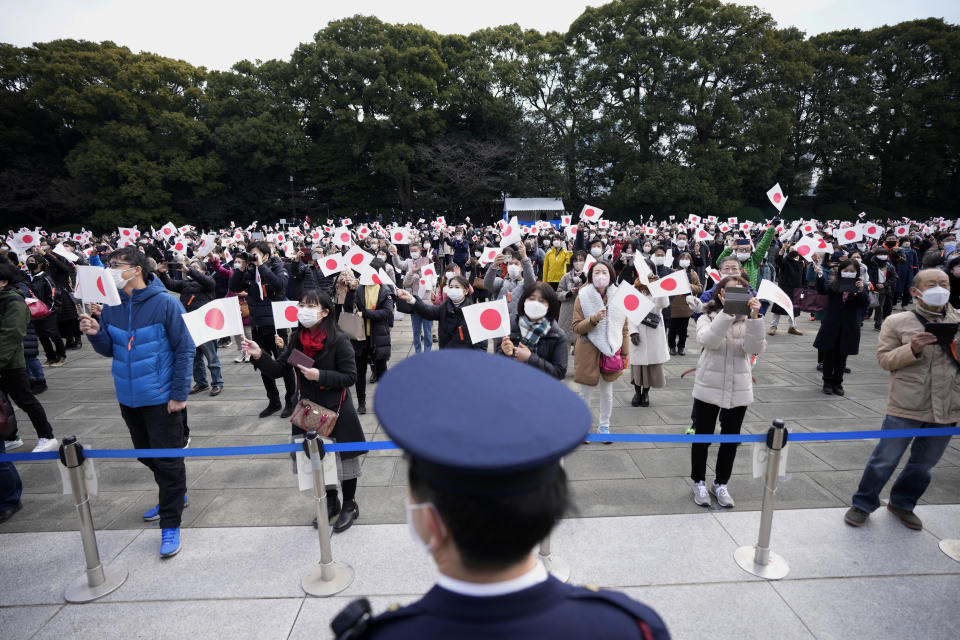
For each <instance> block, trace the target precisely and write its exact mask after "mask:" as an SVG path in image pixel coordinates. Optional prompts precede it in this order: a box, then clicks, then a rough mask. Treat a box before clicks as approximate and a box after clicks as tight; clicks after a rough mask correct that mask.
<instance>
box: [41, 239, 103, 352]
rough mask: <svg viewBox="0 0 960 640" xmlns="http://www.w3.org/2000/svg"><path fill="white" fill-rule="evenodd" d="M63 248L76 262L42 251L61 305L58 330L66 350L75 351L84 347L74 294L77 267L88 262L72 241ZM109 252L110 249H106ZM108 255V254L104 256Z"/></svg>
mask: <svg viewBox="0 0 960 640" xmlns="http://www.w3.org/2000/svg"><path fill="white" fill-rule="evenodd" d="M63 246H64V248H66V249H67V250H68V251H70V252H71V253H73V254H74V255H76V256H77V261H76V262H70V261H69V260H67V259H66V258H64V257H62V256H60V255H59V254H57V253H55V252H54V251H52V250H51V251H41V255H42V256H43V258H44V260H46V263H47V264H46V269H47V275H49V276H50V278H51V279H52V280H53V284H54V286H55V287H56V290H57V295H58V296H59V298H60V303H59V305H57V328H58V329H59V332H60V337H61V338H63V340H64V341H65V343H64V348H65V349H72V350H74V351H76V350H78V349H81V348H82V347H83V344H82V341H81V335H82V334H81V333H80V319H79V316H78V315H77V304H76V302H74V300H73V297H72V295H71V294H72V293H73V290H74V285H75V284H76V274H77V267H76V265H86V264H87V260H86V257H85V256H84V255H83V253H82V252H79V251H77V246H76V244H75V243H74V242H73V241H71V240H64V241H63ZM104 249H106V250H107V251H109V248H108V247H104ZM104 255H106V254H104Z"/></svg>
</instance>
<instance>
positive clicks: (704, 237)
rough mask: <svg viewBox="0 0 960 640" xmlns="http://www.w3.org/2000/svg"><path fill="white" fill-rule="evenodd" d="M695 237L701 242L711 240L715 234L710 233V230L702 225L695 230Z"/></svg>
mask: <svg viewBox="0 0 960 640" xmlns="http://www.w3.org/2000/svg"><path fill="white" fill-rule="evenodd" d="M693 237H694V239H696V240H698V241H699V242H707V241H709V240H713V236H712V235H711V234H710V232H709V231H707V230H706V229H704V228H703V227H700V228H699V229H697V230H696V231H694V232H693Z"/></svg>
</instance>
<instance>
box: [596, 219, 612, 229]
mask: <svg viewBox="0 0 960 640" xmlns="http://www.w3.org/2000/svg"><path fill="white" fill-rule="evenodd" d="M597 226H599V227H600V228H601V229H609V228H610V221H609V220H601V221H599V222H598V223H597Z"/></svg>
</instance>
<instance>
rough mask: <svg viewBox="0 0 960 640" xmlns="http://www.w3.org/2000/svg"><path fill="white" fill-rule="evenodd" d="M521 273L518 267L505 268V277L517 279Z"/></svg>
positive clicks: (513, 265)
mask: <svg viewBox="0 0 960 640" xmlns="http://www.w3.org/2000/svg"><path fill="white" fill-rule="evenodd" d="M520 273H521V269H520V265H518V264H511V265H509V266H507V275H508V276H510V277H511V278H519V277H520Z"/></svg>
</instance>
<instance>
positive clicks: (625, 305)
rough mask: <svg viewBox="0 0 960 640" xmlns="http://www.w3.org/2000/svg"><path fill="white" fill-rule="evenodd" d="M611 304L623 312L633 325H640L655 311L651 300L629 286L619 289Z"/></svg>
mask: <svg viewBox="0 0 960 640" xmlns="http://www.w3.org/2000/svg"><path fill="white" fill-rule="evenodd" d="M610 304H611V305H614V306H616V307H618V308H620V309H621V310H623V312H624V313H625V314H626V315H627V317H628V318H629V319H630V322H631V323H633V324H640V323H641V322H642V321H643V319H644V318H646V317H647V314H648V313H650V311H651V310H652V309H653V301H651V300H650V298H648V297H647V296H645V295H642V294H641V293H640V292H639V291H637V290H636V289H635V288H634V287H631V286H628V285H624V286H620V287H617V292H616V294H614V296H613V300H611V301H610Z"/></svg>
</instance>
